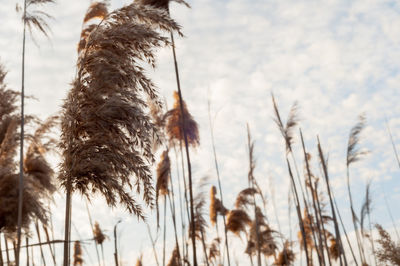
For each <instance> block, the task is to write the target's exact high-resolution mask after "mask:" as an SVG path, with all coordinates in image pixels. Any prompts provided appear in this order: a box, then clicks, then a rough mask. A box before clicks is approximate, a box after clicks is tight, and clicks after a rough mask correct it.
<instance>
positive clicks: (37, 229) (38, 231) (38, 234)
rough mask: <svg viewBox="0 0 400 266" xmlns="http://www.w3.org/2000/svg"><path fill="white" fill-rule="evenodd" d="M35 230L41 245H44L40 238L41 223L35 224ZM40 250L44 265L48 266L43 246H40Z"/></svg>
mask: <svg viewBox="0 0 400 266" xmlns="http://www.w3.org/2000/svg"><path fill="white" fill-rule="evenodd" d="M35 229H36V234H37V236H38V240H39V243H42V239H41V237H40V230H39V222H38V221H36V222H35ZM39 248H40V256H41V257H42V261H43V265H44V266H46V259H45V258H44V253H43V248H42V245H40V246H39Z"/></svg>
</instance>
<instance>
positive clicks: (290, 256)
mask: <svg viewBox="0 0 400 266" xmlns="http://www.w3.org/2000/svg"><path fill="white" fill-rule="evenodd" d="M295 258H296V255H295V254H294V252H293V250H292V249H291V244H290V242H289V241H287V240H286V242H285V244H284V245H283V249H282V251H281V252H279V254H278V256H277V258H276V259H275V262H274V264H273V265H275V266H290V265H293V263H294V260H295Z"/></svg>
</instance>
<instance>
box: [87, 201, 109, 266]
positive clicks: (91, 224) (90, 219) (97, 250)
mask: <svg viewBox="0 0 400 266" xmlns="http://www.w3.org/2000/svg"><path fill="white" fill-rule="evenodd" d="M85 204H86V211H87V214H88V217H89V224H90V229H91V230H92V235H93V240H94V246H95V248H96V255H97V261H98V262H99V265H101V263H100V255H99V249H98V247H97V241H96V236H95V234H94V227H93V222H92V216H91V215H90V211H89V206H88V203H87V200H86V201H85ZM103 263H104V260H103Z"/></svg>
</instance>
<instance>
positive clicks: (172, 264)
mask: <svg viewBox="0 0 400 266" xmlns="http://www.w3.org/2000/svg"><path fill="white" fill-rule="evenodd" d="M179 258H180V256H179V249H178V247H175V248H174V251H172V255H171V258H170V259H169V262H168V264H167V266H182V264H181V260H180V259H179Z"/></svg>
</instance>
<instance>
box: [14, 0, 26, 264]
mask: <svg viewBox="0 0 400 266" xmlns="http://www.w3.org/2000/svg"><path fill="white" fill-rule="evenodd" d="M26 7H27V3H26V0H24V16H23V21H24V31H23V39H22V78H21V79H22V80H21V83H22V84H21V132H20V134H21V135H20V152H19V184H18V221H17V223H18V231H17V252H16V258H15V263H16V266H19V251H20V246H21V229H22V206H23V205H22V203H23V200H24V125H25V113H24V112H25V109H24V108H25V107H24V101H25V37H26Z"/></svg>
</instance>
